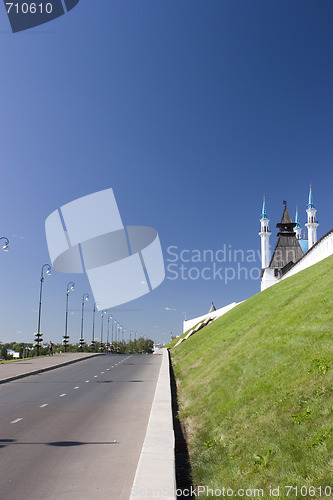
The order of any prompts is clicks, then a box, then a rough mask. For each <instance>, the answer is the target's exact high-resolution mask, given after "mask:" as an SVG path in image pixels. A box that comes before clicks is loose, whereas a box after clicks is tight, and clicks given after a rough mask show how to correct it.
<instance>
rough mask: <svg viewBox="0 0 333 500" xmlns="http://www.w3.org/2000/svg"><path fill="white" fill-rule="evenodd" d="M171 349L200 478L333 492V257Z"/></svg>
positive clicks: (283, 492)
mask: <svg viewBox="0 0 333 500" xmlns="http://www.w3.org/2000/svg"><path fill="white" fill-rule="evenodd" d="M170 353H171V358H172V365H173V369H174V372H175V376H176V380H177V385H178V391H179V393H178V398H179V405H180V413H179V417H180V419H181V421H182V422H183V423H184V425H185V428H186V433H187V441H188V445H189V451H190V456H191V464H192V469H193V484H194V485H206V486H209V487H210V488H212V489H218V488H222V487H225V488H227V487H228V488H232V489H233V490H234V496H236V497H237V496H238V495H237V494H236V491H237V490H238V489H239V488H245V489H247V488H262V489H263V490H264V498H265V497H266V498H268V497H269V488H277V487H278V486H279V487H280V491H279V498H320V497H324V498H327V497H325V492H324V488H325V487H331V496H332V497H333V257H329V258H327V259H325V260H324V261H322V262H320V263H319V264H316V265H315V266H312V267H311V268H309V269H306V270H305V271H302V272H301V273H298V274H297V275H296V276H293V277H291V278H289V279H287V280H285V281H283V282H281V283H279V284H277V285H275V286H273V287H272V288H270V289H268V290H265V291H264V292H262V293H260V294H257V295H255V296H253V297H251V298H250V299H248V300H247V301H246V302H244V303H242V304H240V305H239V306H237V307H236V308H235V309H233V310H231V311H230V312H228V313H227V314H226V315H225V316H223V317H221V318H220V319H218V320H216V321H215V322H213V323H212V324H211V325H208V326H207V327H205V328H204V329H202V330H201V331H199V332H198V333H196V334H194V335H193V336H192V337H190V338H189V339H188V340H186V341H184V342H183V343H182V344H181V345H180V346H178V347H176V348H174V347H172V348H171V350H170ZM286 486H293V487H296V486H297V487H298V490H297V494H296V490H295V489H293V490H291V491H290V492H289V495H287V492H288V489H287V488H286ZM302 486H303V490H302V493H301V490H300V488H301V487H302ZM310 486H314V487H315V488H316V490H313V489H309V487H310ZM320 488H322V489H321V490H320ZM329 492H330V490H329V489H328V488H327V489H326V493H329ZM217 497H218V495H216V498H217ZM200 498H212V496H211V495H210V496H207V497H206V496H205V495H200Z"/></svg>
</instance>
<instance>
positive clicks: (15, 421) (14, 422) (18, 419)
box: [11, 418, 23, 424]
mask: <svg viewBox="0 0 333 500" xmlns="http://www.w3.org/2000/svg"><path fill="white" fill-rule="evenodd" d="M20 420H23V418H17V419H16V420H13V421H12V422H11V424H17V422H20Z"/></svg>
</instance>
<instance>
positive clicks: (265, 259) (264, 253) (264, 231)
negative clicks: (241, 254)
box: [259, 197, 271, 269]
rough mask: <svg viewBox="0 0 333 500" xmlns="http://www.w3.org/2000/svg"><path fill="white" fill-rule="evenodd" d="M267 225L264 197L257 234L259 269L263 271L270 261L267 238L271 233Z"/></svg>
mask: <svg viewBox="0 0 333 500" xmlns="http://www.w3.org/2000/svg"><path fill="white" fill-rule="evenodd" d="M268 223H269V219H268V218H267V212H266V201H265V197H264V201H263V204H262V214H261V219H260V224H261V231H260V233H259V236H260V237H261V267H262V269H265V268H266V267H268V266H269V263H270V260H271V256H270V251H269V237H270V235H271V232H270V230H269V228H268Z"/></svg>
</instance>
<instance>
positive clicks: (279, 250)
mask: <svg viewBox="0 0 333 500" xmlns="http://www.w3.org/2000/svg"><path fill="white" fill-rule="evenodd" d="M295 226H296V223H295V222H293V221H292V219H291V217H290V214H289V212H288V209H287V203H286V202H284V210H283V214H282V218H281V222H280V223H279V224H276V227H278V228H279V229H280V231H279V233H278V237H279V239H278V241H277V243H276V246H275V249H274V252H273V255H272V259H271V262H270V264H269V267H271V268H275V269H279V270H281V273H282V274H284V272H286V271H287V270H288V269H289V268H290V267H291V266H292V265H293V264H295V263H296V262H298V261H299V259H300V258H301V257H303V252H302V249H301V247H300V244H299V242H298V239H297V238H296V233H295V231H294V227H295Z"/></svg>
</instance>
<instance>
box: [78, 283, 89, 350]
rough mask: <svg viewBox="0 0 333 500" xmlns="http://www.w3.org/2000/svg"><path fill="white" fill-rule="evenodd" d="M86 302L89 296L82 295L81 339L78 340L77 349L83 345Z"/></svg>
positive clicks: (86, 294)
mask: <svg viewBox="0 0 333 500" xmlns="http://www.w3.org/2000/svg"><path fill="white" fill-rule="evenodd" d="M86 300H89V294H88V293H84V294H83V295H82V314H81V338H80V340H79V348H80V349H82V347H83V344H84V337H83V313H84V302H85V301H86Z"/></svg>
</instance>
